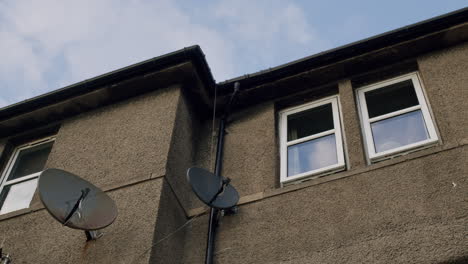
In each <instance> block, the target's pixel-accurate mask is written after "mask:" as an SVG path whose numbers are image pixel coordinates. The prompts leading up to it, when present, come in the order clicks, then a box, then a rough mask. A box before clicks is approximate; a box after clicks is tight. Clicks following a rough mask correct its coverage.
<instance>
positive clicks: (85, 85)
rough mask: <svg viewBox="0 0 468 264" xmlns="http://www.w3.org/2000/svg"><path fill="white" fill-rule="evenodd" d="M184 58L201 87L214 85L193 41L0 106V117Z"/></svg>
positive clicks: (180, 60) (160, 67)
mask: <svg viewBox="0 0 468 264" xmlns="http://www.w3.org/2000/svg"><path fill="white" fill-rule="evenodd" d="M184 62H192V63H193V65H194V67H195V71H196V72H197V74H198V76H199V77H200V79H201V81H202V82H203V85H204V87H205V88H210V87H214V86H215V85H216V83H215V81H214V79H213V76H212V74H211V70H210V68H209V66H208V63H207V62H206V60H205V55H204V54H203V51H202V50H201V48H200V46H198V45H195V46H191V47H186V48H183V49H180V50H177V51H174V52H171V53H168V54H165V55H162V56H158V57H155V58H152V59H149V60H146V61H143V62H140V63H136V64H133V65H130V66H127V67H125V68H121V69H118V70H115V71H112V72H109V73H106V74H103V75H100V76H97V77H94V78H91V79H88V80H85V81H82V82H79V83H76V84H72V85H70V86H66V87H64V88H61V89H58V90H55V91H52V92H49V93H45V94H43V95H39V96H36V97H33V98H31V99H27V100H24V101H21V102H18V103H16V104H13V105H9V106H6V107H4V108H0V120H5V119H9V118H12V117H14V116H17V115H21V114H24V113H27V112H31V111H34V110H37V109H40V108H43V107H47V106H49V105H52V104H56V103H58V102H62V101H65V100H67V99H70V98H74V97H77V96H80V95H83V94H87V93H90V92H93V91H95V90H98V89H100V88H102V87H105V86H108V85H112V84H115V83H119V82H122V81H125V80H128V79H131V78H133V77H137V76H141V75H145V74H148V73H152V72H156V71H159V70H163V69H166V68H169V67H172V66H175V65H178V64H181V63H184Z"/></svg>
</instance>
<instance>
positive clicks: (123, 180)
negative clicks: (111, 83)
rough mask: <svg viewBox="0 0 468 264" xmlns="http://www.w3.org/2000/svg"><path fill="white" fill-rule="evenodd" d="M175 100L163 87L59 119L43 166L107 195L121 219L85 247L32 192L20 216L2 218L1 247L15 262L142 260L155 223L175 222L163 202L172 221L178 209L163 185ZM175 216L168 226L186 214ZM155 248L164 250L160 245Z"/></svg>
mask: <svg viewBox="0 0 468 264" xmlns="http://www.w3.org/2000/svg"><path fill="white" fill-rule="evenodd" d="M179 97H180V88H178V87H175V86H174V87H169V88H166V89H161V90H158V91H155V92H152V93H149V94H145V95H142V96H139V97H136V98H132V99H130V100H126V101H123V102H120V103H117V104H114V105H110V106H106V107H103V108H100V109H97V110H95V111H91V112H87V113H84V114H81V115H79V116H77V117H74V118H72V119H69V120H65V121H64V122H63V124H62V125H61V128H60V130H59V132H58V134H57V136H56V142H55V143H54V147H53V151H52V153H51V154H50V156H49V159H48V162H47V167H55V168H61V169H65V170H67V171H70V172H73V173H75V174H77V175H80V176H82V177H83V178H85V179H87V180H88V181H90V182H92V183H94V184H95V185H97V186H99V187H101V188H102V189H104V190H106V191H107V193H108V194H109V195H110V196H111V197H112V198H113V199H114V200H115V201H116V203H117V207H118V211H119V215H118V217H117V219H116V221H115V222H114V223H113V224H112V225H111V226H109V227H107V228H105V229H104V230H103V232H104V233H105V235H104V236H103V237H102V238H100V239H99V240H97V241H91V242H86V238H85V236H84V232H83V231H79V230H72V229H69V228H66V227H63V226H61V225H60V224H59V223H58V222H56V221H55V220H53V218H52V217H51V216H50V215H48V213H47V212H46V211H45V210H44V209H42V208H43V207H42V204H41V203H40V200H39V199H38V197H37V195H36V197H35V198H34V200H33V204H32V206H31V208H30V209H28V210H27V211H25V212H23V213H25V214H22V215H17V216H15V217H11V216H9V215H5V216H2V221H0V234H1V238H0V239H2V238H6V241H5V246H4V250H5V252H7V253H9V254H11V255H12V257H13V259H14V263H148V261H149V258H150V255H151V252H152V247H151V245H152V243H154V241H155V240H156V239H158V238H159V237H160V236H161V235H160V232H159V230H158V229H156V223H157V221H161V222H162V223H163V222H166V223H167V222H168V219H170V218H171V217H173V215H171V214H170V213H167V211H168V209H167V206H168V205H171V210H169V211H170V212H173V214H175V215H176V216H177V215H180V211H181V209H180V207H177V206H178V205H177V206H176V205H173V204H172V203H170V199H173V200H176V199H175V198H174V197H173V196H170V195H171V193H170V192H169V191H168V189H170V188H169V187H168V186H167V184H163V182H164V178H163V177H164V175H165V173H166V164H167V157H168V152H169V148H170V144H171V138H172V132H173V131H174V124H175V118H176V112H177V107H178V102H179ZM168 192H169V193H168ZM162 193H166V194H164V195H162ZM161 196H162V198H161ZM160 199H163V200H164V202H163V205H164V206H163V207H164V209H163V210H162V211H163V212H164V213H162V214H161V215H159V214H158V210H159V207H160ZM168 200H169V201H168ZM31 210H33V212H29V213H28V211H31ZM177 210H178V211H177ZM177 219H178V220H177V221H172V223H173V224H174V225H178V224H179V223H180V222H182V223H183V221H185V216H184V215H183V214H182V216H181V217H177ZM162 223H161V224H159V226H161V225H162ZM168 226H169V227H170V225H168ZM160 229H161V230H163V231H164V232H166V231H167V230H164V228H162V227H161V228H160ZM153 249H159V251H158V252H162V253H165V252H164V247H163V248H157V247H154V248H153Z"/></svg>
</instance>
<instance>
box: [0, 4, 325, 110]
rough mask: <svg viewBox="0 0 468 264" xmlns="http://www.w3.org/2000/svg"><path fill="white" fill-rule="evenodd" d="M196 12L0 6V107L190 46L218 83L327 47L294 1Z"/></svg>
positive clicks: (152, 7)
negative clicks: (204, 59) (197, 50)
mask: <svg viewBox="0 0 468 264" xmlns="http://www.w3.org/2000/svg"><path fill="white" fill-rule="evenodd" d="M197 7H198V8H200V10H201V9H203V13H204V16H203V17H201V18H199V19H197V21H195V20H194V14H193V13H192V12H191V11H190V10H187V9H182V8H181V7H180V6H178V3H177V2H175V0H160V1H143V0H131V1H123V0H115V1H114V0H102V1H92V0H81V1H60V0H42V1H35V0H25V1H7V2H1V3H0V58H2V61H1V63H0V91H1V92H0V107H1V106H4V105H6V104H7V103H14V102H17V101H19V100H23V99H27V98H30V97H32V96H35V95H38V94H42V93H44V92H47V91H50V90H54V89H58V88H60V87H62V86H65V85H69V84H71V83H75V82H78V81H82V80H84V79H87V78H91V77H94V76H96V75H99V74H103V73H105V72H108V71H111V70H115V69H118V68H121V67H124V66H127V65H129V64H132V63H136V62H139V61H142V60H145V59H148V58H152V57H155V56H159V55H162V54H165V53H168V52H171V51H174V50H177V49H180V48H183V47H187V46H191V45H194V44H199V45H200V46H201V47H202V49H203V51H204V52H205V54H206V56H207V60H208V62H209V64H210V67H211V69H212V71H213V73H214V76H215V78H216V79H217V80H218V81H220V80H224V79H227V78H232V77H235V76H236V75H239V74H242V73H246V72H251V71H256V70H259V69H261V68H265V67H272V66H276V64H278V63H279V62H277V61H278V59H277V58H279V57H281V58H283V60H284V58H290V59H288V60H291V59H296V58H299V57H302V56H304V55H302V54H304V52H305V53H306V54H307V52H312V51H317V49H322V48H323V46H324V42H323V41H320V39H319V38H318V36H317V34H316V33H315V32H314V31H313V29H312V28H311V26H310V25H309V24H308V23H307V19H306V17H305V14H304V13H303V12H302V11H301V9H300V8H299V7H298V6H297V5H294V4H292V3H287V4H286V3H284V2H282V1H253V2H247V1H218V2H217V3H216V4H215V5H212V7H199V6H197ZM305 47H306V48H305ZM314 49H315V50H314ZM298 50H301V52H298ZM280 54H281V56H280ZM280 62H284V61H280ZM6 102H7V103H6Z"/></svg>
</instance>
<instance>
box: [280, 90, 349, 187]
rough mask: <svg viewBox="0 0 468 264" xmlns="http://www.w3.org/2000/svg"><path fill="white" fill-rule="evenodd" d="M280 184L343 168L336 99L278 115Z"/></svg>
mask: <svg viewBox="0 0 468 264" xmlns="http://www.w3.org/2000/svg"><path fill="white" fill-rule="evenodd" d="M279 123H280V124H279V125H280V148H281V184H284V183H288V182H291V181H294V180H298V179H303V178H305V177H310V176H319V175H323V174H325V173H330V172H333V171H337V170H342V169H344V168H345V162H344V153H343V143H342V137H341V124H340V114H339V107H338V96H334V97H332V98H327V99H324V100H320V101H318V102H313V103H309V104H306V105H301V106H298V107H294V108H290V109H286V110H283V111H281V112H280V122H279Z"/></svg>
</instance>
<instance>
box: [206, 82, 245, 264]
mask: <svg viewBox="0 0 468 264" xmlns="http://www.w3.org/2000/svg"><path fill="white" fill-rule="evenodd" d="M239 86H240V85H239V83H238V82H236V83H234V92H233V93H232V95H231V98H230V99H229V103H228V104H227V106H226V109H225V110H224V115H223V117H222V118H221V120H220V122H219V127H218V134H219V135H218V143H217V145H216V163H215V175H216V177H220V178H221V177H222V176H221V169H222V167H223V148H224V134H225V133H226V131H225V130H224V129H225V127H226V120H227V118H228V116H229V111H230V110H231V106H232V104H233V102H234V99H235V97H236V95H237V93H238V92H239ZM215 104H216V102H215ZM218 214H219V210H218V209H216V208H213V207H212V208H211V210H210V220H209V222H208V239H207V242H206V254H205V263H206V264H212V263H213V255H214V240H215V236H216V227H217V226H218V221H219V220H218Z"/></svg>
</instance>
